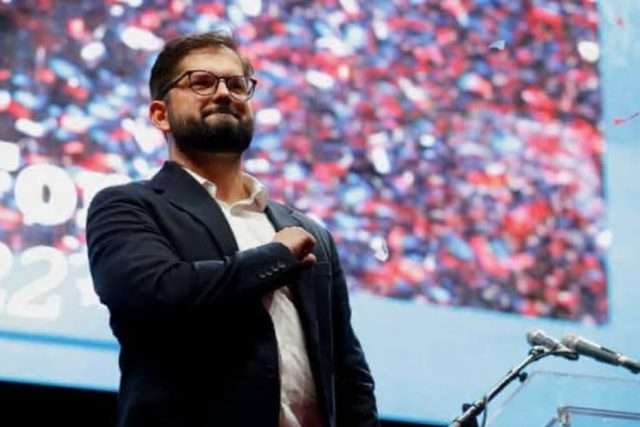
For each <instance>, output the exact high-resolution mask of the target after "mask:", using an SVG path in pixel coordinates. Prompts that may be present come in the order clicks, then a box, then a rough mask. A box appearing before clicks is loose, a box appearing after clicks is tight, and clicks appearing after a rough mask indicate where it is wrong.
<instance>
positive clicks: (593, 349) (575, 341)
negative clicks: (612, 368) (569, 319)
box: [562, 334, 640, 374]
mask: <svg viewBox="0 0 640 427" xmlns="http://www.w3.org/2000/svg"><path fill="white" fill-rule="evenodd" d="M562 344H564V345H565V346H567V347H568V348H570V349H571V350H574V351H575V352H576V353H578V354H581V355H583V356H587V357H591V358H594V359H596V360H599V361H600V362H604V363H609V364H611V365H616V366H622V367H624V368H627V369H628V370H630V371H631V372H633V373H634V374H637V373H638V372H640V362H638V361H636V360H633V359H631V358H628V357H626V356H624V355H622V354H620V353H616V352H615V351H613V350H610V349H608V348H606V347H603V346H601V345H599V344H596V343H594V342H591V341H589V340H586V339H584V338H582V337H580V336H578V335H574V334H569V335H567V336H565V337H564V338H562Z"/></svg>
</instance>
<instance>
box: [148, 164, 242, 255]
mask: <svg viewBox="0 0 640 427" xmlns="http://www.w3.org/2000/svg"><path fill="white" fill-rule="evenodd" d="M151 186H152V187H153V188H154V189H155V190H156V191H159V192H163V193H164V195H165V197H167V199H168V200H169V202H171V204H173V205H174V206H176V207H177V208H179V209H182V210H184V211H186V212H187V213H189V214H190V215H191V216H193V217H194V218H195V219H196V220H197V221H199V222H200V223H202V224H203V225H204V226H205V227H206V228H207V230H208V231H209V234H210V235H211V238H212V239H213V240H214V241H215V243H216V245H217V246H218V249H219V250H220V253H222V254H224V255H225V256H229V257H230V256H233V255H234V254H235V253H236V252H237V251H238V244H237V242H236V239H235V237H233V232H232V231H231V227H230V226H229V223H228V222H227V219H226V217H225V216H224V213H223V212H222V209H220V206H218V203H216V201H215V200H214V199H213V198H212V197H211V195H210V194H209V193H208V192H207V190H206V189H205V188H204V187H203V186H202V185H200V183H198V182H197V181H196V180H195V179H194V178H193V177H192V176H191V175H189V173H188V172H186V171H185V170H184V169H182V167H181V166H180V165H178V164H177V163H175V162H171V161H169V162H165V164H164V165H163V167H162V169H160V171H159V172H158V173H157V174H156V175H155V176H154V177H153V178H152V179H151ZM194 243H195V242H194Z"/></svg>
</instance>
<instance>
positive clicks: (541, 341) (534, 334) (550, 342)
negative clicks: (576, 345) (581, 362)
mask: <svg viewBox="0 0 640 427" xmlns="http://www.w3.org/2000/svg"><path fill="white" fill-rule="evenodd" d="M527 342H528V343H529V344H530V345H532V346H542V347H544V348H546V349H547V350H549V351H550V352H552V353H554V354H557V355H558V356H562V357H564V358H566V359H569V360H577V359H578V353H577V352H576V351H575V350H574V349H572V348H570V347H568V346H566V345H565V344H563V343H561V342H560V341H558V340H557V339H555V338H553V337H552V336H549V335H547V333H546V332H545V331H543V330H542V329H535V330H533V331H529V332H527Z"/></svg>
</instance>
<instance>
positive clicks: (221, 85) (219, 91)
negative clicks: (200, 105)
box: [212, 79, 231, 98]
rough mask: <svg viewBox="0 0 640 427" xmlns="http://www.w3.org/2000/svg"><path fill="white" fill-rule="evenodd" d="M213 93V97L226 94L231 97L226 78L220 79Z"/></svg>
mask: <svg viewBox="0 0 640 427" xmlns="http://www.w3.org/2000/svg"><path fill="white" fill-rule="evenodd" d="M212 95H213V97H217V96H225V97H227V98H231V92H230V91H229V88H228V87H227V83H226V82H225V81H224V79H220V80H218V87H216V90H215V91H214V92H213V94H212Z"/></svg>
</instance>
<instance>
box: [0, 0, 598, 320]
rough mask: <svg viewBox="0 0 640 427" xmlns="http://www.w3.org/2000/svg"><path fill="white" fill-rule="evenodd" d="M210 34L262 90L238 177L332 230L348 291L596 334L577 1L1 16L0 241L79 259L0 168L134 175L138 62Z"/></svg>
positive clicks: (590, 54) (64, 6) (594, 82)
mask: <svg viewBox="0 0 640 427" xmlns="http://www.w3.org/2000/svg"><path fill="white" fill-rule="evenodd" d="M221 29H222V30H228V31H230V32H232V34H233V36H234V38H235V39H236V40H237V41H238V44H239V45H240V48H241V50H243V52H244V53H245V54H247V56H248V57H249V58H250V59H251V61H252V63H253V65H254V68H255V69H256V78H257V80H258V85H257V90H256V94H255V96H254V98H253V100H252V102H253V107H254V111H255V112H256V126H257V127H256V131H255V136H254V140H253V142H252V145H251V148H250V150H249V152H248V153H247V157H246V161H245V167H246V169H247V171H248V172H249V173H251V174H253V175H255V176H256V177H258V178H259V179H260V180H261V181H263V182H264V183H265V184H266V186H267V188H268V189H269V196H270V197H271V198H273V199H275V200H280V201H284V202H285V203H287V204H289V205H292V206H294V207H295V208H297V209H300V210H302V211H304V212H306V213H308V214H309V215H311V216H312V217H313V218H315V219H316V220H318V221H320V222H321V223H323V224H324V225H325V226H326V227H327V228H328V229H329V230H330V231H331V232H332V233H333V235H334V237H335V238H336V242H337V245H338V249H339V252H340V254H341V260H342V267H343V269H344V270H345V272H346V274H347V276H348V280H349V284H350V290H351V292H353V293H359V292H365V293H369V294H374V295H376V296H379V297H383V298H394V299H399V300H404V301H407V302H414V303H428V304H438V305H445V306H464V307H472V308H476V309H484V310H493V311H497V312H507V313H513V314H518V315H525V316H541V317H551V318H560V319H569V320H575V321H580V322H586V323H604V322H606V321H607V319H608V317H609V310H608V306H607V280H606V272H605V264H604V255H605V250H606V247H607V243H608V233H607V230H606V224H605V197H604V196H605V195H604V192H603V170H602V167H603V166H602V164H603V163H602V154H603V150H604V146H603V138H602V134H601V131H600V129H599V124H600V123H599V122H600V120H601V94H600V80H599V74H598V56H599V50H598V14H597V10H596V4H595V2H594V1H591V0H530V1H514V0H424V1H410V0H370V1H367V2H364V1H358V0H319V1H314V2H302V1H294V0H282V1H275V0H271V1H268V0H263V1H253V2H245V1H225V2H223V1H219V2H211V1H200V0H193V1H187V0H172V1H168V2H165V1H150V0H146V1H144V0H126V1H125V0H122V1H116V0H109V1H104V2H98V1H87V0H82V1H77V2H55V1H49V0H32V1H31V0H28V1H20V2H12V1H5V2H4V3H0V33H1V36H2V37H1V39H0V44H1V46H0V47H1V48H2V49H3V51H4V52H11V55H1V56H0V140H2V141H3V142H2V144H4V147H5V148H7V147H9V145H11V144H13V145H15V146H17V147H19V153H20V164H19V166H18V167H16V168H15V169H14V170H10V171H0V172H1V173H2V176H0V184H2V185H0V187H2V191H0V202H1V206H0V240H2V242H4V243H5V244H6V245H7V246H8V247H9V248H10V249H11V250H12V251H14V252H16V253H18V252H20V251H22V250H24V249H25V248H27V247H30V246H33V245H50V246H53V247H56V248H59V249H60V250H67V251H71V250H72V248H69V245H70V243H69V242H70V241H71V240H70V239H69V236H72V237H73V238H74V239H75V240H73V241H74V242H76V246H78V245H79V246H80V247H82V246H83V245H84V224H83V222H82V221H81V220H80V219H79V218H78V217H77V216H76V217H74V218H70V219H69V220H68V221H66V222H63V223H60V224H55V225H42V224H37V223H36V224H33V223H25V222H24V217H23V215H22V214H21V212H20V209H19V207H18V205H17V204H16V200H15V199H16V197H15V194H14V191H12V185H13V183H15V181H16V179H17V178H16V177H17V176H18V175H19V174H20V171H21V170H23V169H25V168H26V167H28V166H30V165H34V164H45V163H46V164H52V165H57V166H59V167H60V168H63V169H64V170H65V171H66V172H67V173H68V174H69V176H70V177H71V178H72V179H73V180H74V182H76V183H77V182H79V180H80V178H81V177H86V176H88V175H87V174H88V173H94V174H103V175H104V176H105V177H107V176H111V177H114V176H115V177H120V178H110V179H111V181H113V182H112V183H115V182H116V181H118V180H119V179H121V178H122V177H130V178H131V179H142V178H147V177H149V176H150V175H151V174H152V173H153V172H154V171H155V170H157V169H158V167H159V166H160V165H161V164H162V162H163V161H164V160H165V159H166V156H167V151H166V142H165V139H164V137H163V135H161V134H160V133H159V131H157V130H155V129H154V128H153V127H152V126H151V124H150V123H149V121H148V120H147V118H146V117H147V105H148V102H149V93H148V89H147V82H148V73H149V69H150V67H151V64H152V61H153V59H154V58H155V56H156V55H157V53H158V52H159V50H160V49H161V48H162V45H163V43H164V41H165V40H168V39H170V38H173V37H175V36H178V35H184V34H190V33H195V32H202V31H212V30H221ZM83 179H84V178H83ZM102 181H104V183H108V182H111V181H110V180H109V179H107V178H105V179H104V180H102ZM77 191H78V194H79V196H80V197H79V198H78V200H79V202H78V210H81V209H82V208H85V207H86V206H84V204H85V203H86V199H83V198H82V197H81V196H82V194H81V193H82V192H83V191H86V188H85V189H83V188H81V186H80V187H78V189H77ZM45 193H46V192H45ZM39 197H45V198H46V197H48V196H47V194H43V195H39ZM75 249H77V248H75ZM75 249H74V250H75Z"/></svg>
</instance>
